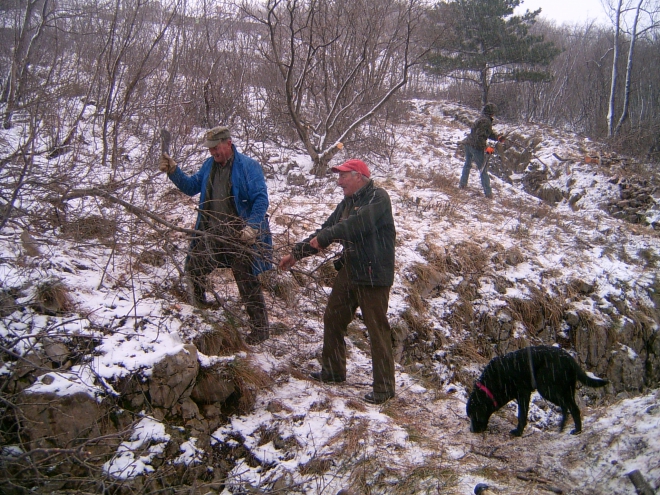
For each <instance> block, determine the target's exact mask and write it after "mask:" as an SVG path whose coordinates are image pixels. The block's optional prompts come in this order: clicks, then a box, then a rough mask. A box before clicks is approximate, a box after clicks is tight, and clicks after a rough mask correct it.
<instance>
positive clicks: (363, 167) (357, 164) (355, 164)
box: [330, 158, 371, 177]
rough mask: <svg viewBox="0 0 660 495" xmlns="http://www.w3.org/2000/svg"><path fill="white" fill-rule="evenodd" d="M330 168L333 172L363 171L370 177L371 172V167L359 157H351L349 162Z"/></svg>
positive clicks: (363, 173)
mask: <svg viewBox="0 0 660 495" xmlns="http://www.w3.org/2000/svg"><path fill="white" fill-rule="evenodd" d="M330 170H332V171H333V172H351V171H353V170H355V171H356V172H359V173H361V174H362V175H364V176H365V177H370V176H371V172H369V167H367V164H366V163H364V162H363V161H362V160H358V159H357V158H351V159H350V160H348V161H347V162H344V163H342V164H341V165H339V166H338V167H332V168H331V169H330Z"/></svg>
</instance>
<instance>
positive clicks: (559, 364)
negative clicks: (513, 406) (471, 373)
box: [467, 346, 609, 437]
mask: <svg viewBox="0 0 660 495" xmlns="http://www.w3.org/2000/svg"><path fill="white" fill-rule="evenodd" d="M578 380H579V381H580V382H582V383H584V384H585V385H588V386H589V387H603V386H605V385H607V384H608V383H609V382H608V381H607V380H601V379H600V378H591V377H589V376H587V374H586V373H585V372H584V371H583V370H582V369H581V368H580V366H579V365H578V364H577V363H576V362H575V359H573V358H572V357H571V355H570V354H568V353H567V352H566V351H564V350H562V349H559V348H558V347H549V346H538V347H526V348H524V349H520V350H519V351H515V352H510V353H509V354H505V355H504V356H502V357H496V358H493V359H492V360H491V362H490V363H488V365H487V366H486V368H485V369H484V371H483V373H482V374H481V377H480V378H479V380H478V381H477V383H476V384H475V388H474V390H473V391H472V394H470V398H469V399H468V402H467V415H468V417H469V418H470V431H471V432H473V433H481V432H483V431H485V430H486V427H487V426H488V419H489V418H490V416H491V414H493V413H494V412H495V411H497V410H498V409H499V408H501V407H502V406H504V405H505V404H506V403H508V402H509V401H511V400H513V399H516V400H517V401H518V427H517V428H516V429H514V430H511V433H512V434H513V435H515V436H517V437H519V436H521V435H522V432H523V430H524V429H525V425H527V412H528V410H529V400H530V396H531V395H532V391H534V390H538V391H539V393H540V394H541V396H542V397H543V398H545V399H546V400H549V401H550V402H552V403H554V404H556V405H557V406H559V407H560V408H561V414H562V417H561V424H560V431H561V430H563V429H564V426H565V424H566V419H567V418H568V413H569V412H570V413H571V416H573V421H574V422H575V429H574V430H572V431H571V434H573V435H575V434H577V433H580V431H581V430H582V419H581V417H580V409H579V408H578V406H577V404H576V403H575V384H576V382H577V381H578Z"/></svg>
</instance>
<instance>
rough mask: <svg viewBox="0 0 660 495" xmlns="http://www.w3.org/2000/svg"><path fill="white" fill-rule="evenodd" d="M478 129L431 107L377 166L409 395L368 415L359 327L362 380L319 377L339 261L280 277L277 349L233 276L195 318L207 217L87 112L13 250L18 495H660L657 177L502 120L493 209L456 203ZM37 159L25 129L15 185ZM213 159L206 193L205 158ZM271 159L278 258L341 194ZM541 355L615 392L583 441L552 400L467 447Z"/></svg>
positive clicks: (48, 168) (12, 235)
mask: <svg viewBox="0 0 660 495" xmlns="http://www.w3.org/2000/svg"><path fill="white" fill-rule="evenodd" d="M476 115H477V114H476V113H475V112H474V111H472V110H469V109H466V108H463V107H460V106H458V105H454V104H450V103H447V102H435V101H419V100H416V101H412V102H410V116H409V118H408V120H407V122H406V123H402V124H400V125H399V126H398V127H397V128H396V132H395V133H394V134H393V135H392V136H391V148H390V149H389V150H387V154H386V155H383V154H381V155H380V156H376V155H372V156H364V157H360V158H363V159H365V161H367V162H368V163H369V164H370V165H371V167H372V174H373V177H374V179H375V181H376V182H377V183H378V184H380V185H382V186H383V187H385V188H386V189H387V190H388V191H389V193H390V196H391V199H392V204H393V209H394V213H395V222H396V227H397V261H396V263H397V273H396V278H395V285H394V287H393V288H392V291H391V296H390V305H389V315H390V318H391V323H392V325H393V327H394V329H395V333H396V336H397V344H398V345H397V350H398V356H399V359H398V360H399V364H398V365H397V373H396V381H397V396H396V397H395V398H394V399H392V400H390V401H388V402H387V403H386V404H384V405H383V406H380V407H379V406H371V405H368V404H366V403H364V402H363V401H362V400H361V398H362V396H363V395H364V394H365V393H366V392H368V391H370V389H371V362H370V357H369V347H368V340H367V338H366V331H365V329H364V326H363V325H362V324H361V322H360V320H359V318H357V319H356V320H355V321H354V323H353V324H352V325H351V327H350V328H349V334H348V336H347V339H348V348H349V355H348V379H347V382H346V383H343V384H340V385H326V384H318V383H316V382H313V381H312V380H310V379H309V378H308V373H309V372H310V371H314V370H317V369H318V361H317V356H318V355H319V353H320V348H321V343H322V315H323V309H324V306H325V301H326V298H327V295H328V294H329V291H330V287H329V283H330V281H331V279H332V277H333V273H332V269H331V268H330V267H329V265H328V264H324V261H326V260H329V259H331V258H332V257H333V255H334V251H333V250H331V252H328V253H326V254H324V256H317V257H313V258H308V259H306V260H305V261H304V262H301V263H299V264H298V265H296V267H295V268H296V269H295V270H294V271H292V272H291V273H278V272H276V271H272V272H270V273H268V274H267V275H266V276H265V277H264V280H263V282H264V285H265V287H266V288H267V291H266V292H267V294H266V297H267V301H268V310H269V316H270V319H271V325H272V334H273V335H272V337H271V339H270V340H268V341H266V342H264V343H263V344H260V345H258V346H247V345H245V344H244V343H243V342H242V340H241V337H242V338H244V337H245V335H246V332H247V330H246V327H247V325H246V324H245V322H244V318H245V313H244V310H243V309H242V308H241V306H240V303H239V301H238V294H237V292H236V288H235V284H234V283H233V281H232V280H231V277H232V275H231V273H230V272H228V271H217V272H215V273H214V275H213V289H214V291H215V295H216V302H217V304H216V307H215V308H214V309H211V310H198V309H195V308H193V307H192V306H190V305H189V304H187V299H186V296H185V289H184V288H183V285H182V280H181V275H182V268H183V260H184V258H185V254H186V249H187V237H186V235H187V234H186V232H185V231H183V230H181V229H189V228H191V227H192V224H193V219H194V215H195V207H196V205H197V199H196V198H188V197H186V196H184V195H183V194H181V193H179V192H177V191H176V189H175V188H174V186H173V185H172V184H171V183H170V182H169V181H167V180H166V179H165V178H164V177H163V176H162V175H160V174H158V173H157V172H156V167H155V165H154V164H155V162H156V157H153V159H147V158H145V154H146V152H147V150H148V149H149V143H145V142H143V141H140V140H138V139H137V138H132V137H127V138H126V139H125V143H124V146H125V160H124V164H123V167H122V168H120V169H117V170H114V171H113V170H108V169H105V170H104V169H101V168H100V166H99V165H98V164H97V163H95V156H96V153H97V152H98V151H97V149H96V148H95V144H96V143H97V139H98V136H97V135H96V133H97V131H98V129H97V127H96V125H95V122H94V118H95V117H94V111H93V108H90V111H89V112H88V113H87V114H86V119H85V122H84V127H83V129H82V130H81V131H82V139H81V140H80V142H79V143H78V144H77V145H76V149H75V151H74V152H72V153H67V154H63V155H61V156H59V157H56V158H54V159H51V160H48V159H47V158H46V157H45V154H36V155H35V158H34V163H33V164H32V165H31V166H30V168H29V173H28V175H27V178H28V179H29V180H27V181H26V185H25V186H24V187H23V188H22V189H21V194H20V195H18V198H17V201H16V203H15V205H14V206H15V208H16V210H15V212H14V214H13V216H12V218H11V219H10V221H9V222H8V223H7V225H6V226H5V228H4V229H3V230H2V231H1V232H0V249H1V252H2V254H1V256H2V261H1V264H0V287H1V288H2V301H0V316H1V317H2V319H1V320H0V340H1V342H2V344H1V345H2V347H3V363H2V368H1V373H2V374H1V375H0V377H1V380H2V383H3V387H2V390H3V392H2V393H3V404H4V405H3V408H4V411H3V416H4V419H3V427H2V438H3V442H2V443H3V445H4V447H3V457H2V459H3V461H2V463H3V464H2V469H3V478H5V479H4V481H0V483H1V484H0V487H2V489H3V490H4V491H6V492H7V493H24V490H25V489H27V488H33V491H34V492H35V493H72V490H76V489H78V490H82V491H87V492H90V493H92V492H98V491H99V486H104V487H107V488H108V489H112V490H114V489H116V490H117V493H153V492H156V491H159V490H165V489H172V492H174V493H179V491H181V493H183V491H182V490H184V489H185V490H188V493H218V494H229V493H234V494H237V493H309V494H321V493H323V494H326V493H327V494H335V493H338V492H340V490H346V491H345V492H343V493H352V494H361V493H388V494H391V493H394V494H404V493H405V494H413V493H414V494H417V493H420V494H421V493H447V494H469V493H472V489H473V487H474V485H476V484H477V483H487V484H488V485H490V486H491V487H492V489H493V491H494V493H502V494H504V493H507V494H528V493H544V492H546V491H549V492H552V491H554V492H555V493H573V494H597V493H598V494H600V493H612V494H627V493H633V490H634V488H633V485H632V483H631V482H630V480H629V479H628V477H627V476H626V474H627V473H629V472H630V471H633V470H635V469H637V470H639V471H640V472H641V473H642V475H643V476H644V477H645V479H646V480H647V481H648V482H649V483H650V485H651V486H652V487H656V488H657V487H659V486H660V465H658V461H657V459H658V458H659V457H660V442H659V441H658V438H657V431H658V427H659V426H660V404H659V399H660V392H658V386H659V384H660V339H659V338H658V323H659V321H660V313H659V312H658V308H659V307H660V297H659V295H658V292H659V289H660V279H659V278H658V261H659V260H660V235H659V229H660V205H658V197H660V196H659V193H660V190H659V189H658V184H659V183H658V178H657V177H656V176H653V173H652V170H653V169H652V167H651V165H650V164H643V163H637V162H634V161H633V160H630V159H627V158H625V157H617V156H615V155H614V154H612V153H610V152H609V151H608V150H607V149H606V148H605V147H603V146H602V145H600V144H599V143H594V142H591V141H589V140H588V139H584V138H581V137H579V136H575V135H569V134H567V133H562V132H561V131H559V130H557V129H551V128H547V127H544V126H537V125H532V124H526V125H521V124H516V123H510V122H502V121H497V120H496V124H495V128H496V129H497V131H498V132H501V133H505V134H507V135H508V136H509V137H510V140H509V144H508V145H507V146H505V147H504V148H500V149H499V151H498V156H494V157H493V163H492V164H491V167H492V169H493V174H494V175H493V178H492V185H493V192H494V198H493V199H491V200H488V199H486V198H484V197H483V193H482V191H481V186H480V184H479V181H478V178H477V172H476V171H474V170H473V171H472V174H471V177H470V183H469V185H468V188H467V189H466V190H459V189H458V187H457V186H458V178H459V175H460V172H461V167H462V158H461V157H460V156H459V154H458V153H457V151H458V149H457V142H458V141H459V140H461V139H462V138H463V137H464V135H465V133H466V130H467V125H466V123H467V122H470V121H471V120H473V119H474V118H475V117H476ZM20 141H21V136H20V128H18V127H17V128H16V129H14V130H12V131H4V130H0V143H2V149H4V150H6V151H4V152H2V156H0V159H3V162H2V163H3V168H2V173H3V174H5V176H6V177H16V174H18V172H20V170H21V167H22V162H21V161H20V160H18V159H17V158H16V157H14V158H12V159H11V160H9V159H7V160H5V157H9V156H10V155H11V153H12V151H13V150H14V149H15V148H16V147H17V146H18V145H19V143H20ZM235 143H236V144H237V147H238V148H239V150H242V149H243V148H242V141H241V138H240V136H237V137H236V139H235ZM41 144H42V145H43V146H44V148H45V146H46V145H45V143H41ZM193 144H194V143H190V145H189V146H187V147H186V150H185V151H186V153H185V155H187V158H186V160H185V163H183V164H182V166H183V168H184V170H186V171H187V172H191V171H194V170H196V169H197V168H198V166H199V164H200V163H201V161H202V159H203V158H204V156H205V153H204V150H198V149H196V148H194V147H193V146H192V145H193ZM347 148H348V147H347ZM253 149H259V148H257V147H254V148H253ZM262 149H263V150H265V151H263V153H262V156H259V157H258V158H259V159H261V160H262V162H263V163H264V169H265V171H266V175H267V180H268V188H269V194H270V204H271V206H270V211H269V213H270V216H271V219H270V221H271V229H272V230H273V233H274V238H275V248H276V250H275V257H276V259H279V258H280V257H281V256H283V255H284V254H286V253H287V252H288V249H289V247H290V245H291V244H292V243H294V242H296V241H298V240H301V239H302V238H304V237H305V236H306V235H307V234H308V233H309V232H311V231H312V230H313V229H314V228H315V227H316V226H318V225H320V223H321V222H322V221H323V220H324V219H325V218H326V217H327V215H328V214H329V213H330V212H331V211H332V210H333V209H334V206H335V205H336V204H337V202H339V201H340V199H341V191H340V190H339V188H337V186H336V184H335V177H333V176H332V175H329V176H327V177H323V178H317V177H315V176H313V175H311V173H310V170H311V163H310V162H309V159H307V158H306V157H305V156H303V155H300V154H295V153H294V152H291V151H289V150H284V149H277V148H275V147H273V146H272V145H270V144H268V143H263V148H262ZM350 157H352V154H351V150H350V149H345V150H344V151H342V152H341V154H340V155H339V156H338V157H337V158H335V161H337V162H341V161H342V160H345V159H347V158H350ZM586 157H589V159H588V160H585V158H586ZM586 161H589V162H590V163H586ZM594 162H597V163H594ZM333 163H334V162H333ZM505 179H506V180H505ZM3 194H6V191H4V192H3ZM7 197H8V196H7ZM540 198H543V199H540ZM118 199H119V200H120V201H118ZM5 201H7V200H6V199H5ZM122 202H124V203H122ZM150 215H151V216H150ZM154 216H155V217H154ZM161 220H164V221H165V222H166V223H165V222H162V221H161ZM177 228H179V230H177ZM541 343H545V344H550V345H553V344H558V345H560V346H561V347H563V348H565V349H567V350H569V351H570V352H571V354H573V355H574V356H575V357H576V358H577V360H578V362H579V363H580V364H581V365H582V366H583V367H584V368H585V369H586V370H588V371H589V372H592V373H594V374H596V375H597V376H600V377H606V378H608V379H609V380H610V381H611V385H610V386H608V387H607V388H605V389H588V388H586V387H582V388H580V389H579V390H578V396H579V401H578V403H579V404H580V407H581V409H582V414H583V423H584V426H583V433H582V434H581V435H577V436H572V435H570V434H569V433H568V431H569V430H570V428H567V429H566V431H564V432H563V433H559V432H558V431H557V425H558V423H559V418H560V414H559V413H558V411H557V408H555V407H554V406H552V405H551V404H550V403H548V402H546V401H545V400H543V399H541V398H540V397H538V396H535V398H534V401H533V405H532V408H531V411H530V423H529V425H528V427H527V429H526V430H525V433H524V435H523V437H522V438H513V437H511V436H510V435H509V433H508V432H509V430H510V429H511V428H512V425H514V424H515V413H516V405H515V403H510V404H509V405H508V406H507V407H505V408H504V409H502V411H500V412H499V413H497V414H496V415H494V416H493V418H491V421H490V424H489V428H488V430H487V432H486V433H484V434H472V433H470V432H469V424H468V420H467V418H466V415H465V402H466V399H467V396H468V395H469V393H470V391H471V389H472V386H473V383H474V380H475V379H476V377H477V376H478V375H479V373H480V371H481V370H482V369H483V367H484V366H485V365H486V364H487V362H488V361H489V360H490V358H492V357H493V356H495V355H500V354H503V353H505V352H509V351H512V350H515V349H518V348H521V347H524V346H525V345H530V344H541ZM191 344H194V346H193V345H191ZM164 362H166V363H167V364H166V365H163V364H162V363H164ZM192 370H194V374H193V371H192ZM187 376H191V377H192V380H194V381H196V382H195V383H196V384H197V385H196V388H195V389H193V390H192V396H191V391H190V389H189V388H190V385H189V382H186V381H185V379H184V378H185V377H187ZM217 377H222V378H223V380H224V381H223V380H221V381H215V379H216V378H217ZM174 378H176V380H173V379H174ZM177 380H178V381H177ZM201 383H204V384H205V385H204V386H205V387H206V388H203V387H202V385H200V384H201ZM223 387H224V388H223ZM195 390H197V392H195ZM204 391H206V392H204ZM204 393H206V397H205V396H204ZM211 395H212V396H213V397H215V398H216V399H217V400H215V399H214V400H209V398H208V397H209V396H211ZM569 426H570V425H569ZM85 439H91V440H85ZM94 439H96V440H94ZM58 449H61V450H58ZM62 455H63V456H64V458H62V457H61V456H62ZM58 456H60V457H58ZM35 473H36V474H35Z"/></svg>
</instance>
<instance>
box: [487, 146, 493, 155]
mask: <svg viewBox="0 0 660 495" xmlns="http://www.w3.org/2000/svg"><path fill="white" fill-rule="evenodd" d="M494 152H495V148H493V147H492V146H488V147H487V148H486V153H488V154H489V155H492V154H493V153H494Z"/></svg>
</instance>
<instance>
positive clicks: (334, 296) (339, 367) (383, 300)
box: [321, 268, 395, 395]
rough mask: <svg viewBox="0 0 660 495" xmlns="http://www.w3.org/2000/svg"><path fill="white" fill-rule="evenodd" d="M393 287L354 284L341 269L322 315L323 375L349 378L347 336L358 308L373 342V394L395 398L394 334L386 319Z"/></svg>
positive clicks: (344, 270)
mask: <svg viewBox="0 0 660 495" xmlns="http://www.w3.org/2000/svg"><path fill="white" fill-rule="evenodd" d="M389 298H390V287H371V286H365V285H357V284H353V283H351V282H350V281H349V280H348V273H347V271H346V269H345V268H342V269H341V270H339V273H338V274H337V278H336V279H335V283H334V285H333V287H332V293H331V294H330V298H329V299H328V306H327V307H326V308H325V314H324V315H323V354H322V357H321V366H322V368H323V374H326V375H330V376H334V377H337V378H345V377H346V342H345V341H344V336H345V335H346V330H347V327H348V324H349V323H350V322H351V321H352V320H353V317H354V316H355V311H356V310H357V308H358V306H359V307H360V309H361V310H362V316H363V317H364V323H365V325H366V326H367V331H368V332H369V340H370V341H371V361H372V366H373V375H374V393H376V394H388V395H394V389H395V387H394V355H393V352H392V331H391V329H390V324H389V321H388V320H387V305H388V303H389Z"/></svg>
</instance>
